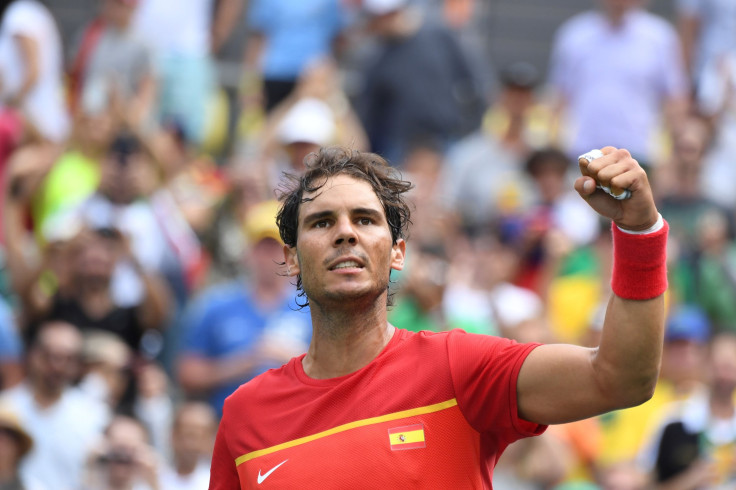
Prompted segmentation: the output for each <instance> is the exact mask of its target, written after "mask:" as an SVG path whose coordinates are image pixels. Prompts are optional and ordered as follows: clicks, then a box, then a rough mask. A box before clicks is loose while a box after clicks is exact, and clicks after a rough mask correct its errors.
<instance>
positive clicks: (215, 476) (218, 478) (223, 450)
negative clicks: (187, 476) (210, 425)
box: [209, 400, 240, 490]
mask: <svg viewBox="0 0 736 490" xmlns="http://www.w3.org/2000/svg"><path fill="white" fill-rule="evenodd" d="M227 407H228V403H227V400H226V401H225V406H224V407H223V415H222V420H220V426H219V427H218V428H217V437H216V438H215V449H214V451H213V453H212V463H211V466H210V488H209V490H240V479H239V478H238V471H237V469H236V467H235V456H233V455H232V453H231V452H230V448H229V447H228V445H227V440H226V434H227V433H228V430H227V428H226V425H227V420H228V417H227V412H228V411H227Z"/></svg>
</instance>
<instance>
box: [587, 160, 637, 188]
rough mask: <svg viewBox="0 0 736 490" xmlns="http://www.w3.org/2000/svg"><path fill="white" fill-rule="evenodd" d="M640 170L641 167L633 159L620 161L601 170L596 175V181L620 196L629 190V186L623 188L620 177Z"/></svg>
mask: <svg viewBox="0 0 736 490" xmlns="http://www.w3.org/2000/svg"><path fill="white" fill-rule="evenodd" d="M638 168H639V167H638V165H637V164H636V161H635V160H634V159H633V158H628V159H625V160H620V161H618V162H616V163H614V164H611V165H608V166H607V167H603V168H601V169H600V170H599V171H598V173H597V174H596V180H597V181H598V183H599V184H600V185H602V186H606V187H608V188H610V190H611V192H613V193H614V194H615V195H619V194H621V193H622V192H623V191H624V190H625V189H628V185H627V186H623V187H622V186H621V183H622V179H619V178H618V177H619V176H620V175H623V174H625V173H627V172H631V171H634V172H636V171H637V169H638ZM625 182H628V181H625Z"/></svg>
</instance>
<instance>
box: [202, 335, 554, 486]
mask: <svg viewBox="0 0 736 490" xmlns="http://www.w3.org/2000/svg"><path fill="white" fill-rule="evenodd" d="M537 345H539V344H518V343H516V342H514V341H512V340H509V339H504V338H499V337H491V336H485V335H473V334H468V333H465V332H463V331H461V330H454V331H451V332H442V333H431V332H420V333H413V332H408V331H406V330H399V329H397V330H396V333H395V334H394V335H393V337H392V338H391V340H390V341H389V343H388V345H386V347H385V348H384V349H383V351H382V352H381V353H380V354H379V355H378V357H376V358H375V359H374V360H373V361H372V362H371V363H370V364H368V365H367V366H365V367H363V368H362V369H360V370H358V371H356V372H354V373H352V374H349V375H347V376H342V377H339V378H332V379H312V378H310V377H309V376H307V375H306V374H305V373H304V369H303V367H302V359H303V357H304V356H300V357H297V358H294V359H292V360H291V361H290V362H289V363H288V364H286V365H284V366H283V367H281V368H280V369H274V370H271V371H268V372H266V373H264V374H262V375H261V376H258V377H256V378H254V379H253V380H251V381H250V382H248V383H246V384H244V385H242V386H241V387H240V388H238V390H237V391H235V393H233V394H232V395H231V396H229V397H228V398H227V400H226V401H225V405H224V409H223V417H222V420H221V422H220V427H219V430H218V432H217V440H216V442H215V450H214V454H213V458H212V471H211V476H210V478H211V479H210V490H224V489H227V490H234V489H245V488H264V489H267V488H320V489H332V488H334V489H346V488H350V489H358V488H441V489H447V488H453V489H456V488H485V489H490V488H492V486H491V478H492V474H493V467H494V466H495V464H496V462H497V461H498V458H499V456H500V455H501V452H502V451H503V450H504V448H506V446H507V445H508V444H510V443H511V442H513V441H515V440H517V439H520V438H522V437H526V436H533V435H539V434H541V433H542V432H544V430H545V428H546V426H543V425H538V424H533V423H530V422H527V421H524V420H522V419H520V418H519V417H518V410H517V406H516V380H517V377H518V375H519V370H520V369H521V365H522V363H523V362H524V359H525V358H526V356H527V355H528V354H529V352H531V350H532V349H534V348H535V347H536V346H537Z"/></svg>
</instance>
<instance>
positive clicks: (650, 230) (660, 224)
mask: <svg viewBox="0 0 736 490" xmlns="http://www.w3.org/2000/svg"><path fill="white" fill-rule="evenodd" d="M663 226H664V220H663V219H662V215H661V214H659V213H657V221H656V222H655V223H654V224H653V225H652V226H650V227H649V228H647V229H646V230H640V231H634V230H625V229H623V228H621V227H620V226H618V225H616V228H618V229H619V230H621V231H623V232H624V233H628V234H629V235H647V234H649V233H654V232H655V231H659V230H661V229H662V227H663Z"/></svg>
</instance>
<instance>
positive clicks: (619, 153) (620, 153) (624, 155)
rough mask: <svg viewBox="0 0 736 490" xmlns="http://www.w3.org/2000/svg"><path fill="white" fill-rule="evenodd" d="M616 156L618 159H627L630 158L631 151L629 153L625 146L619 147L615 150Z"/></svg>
mask: <svg viewBox="0 0 736 490" xmlns="http://www.w3.org/2000/svg"><path fill="white" fill-rule="evenodd" d="M616 157H617V158H618V159H619V160H628V159H630V158H631V153H629V150H627V149H625V148H619V149H618V150H616Z"/></svg>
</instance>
